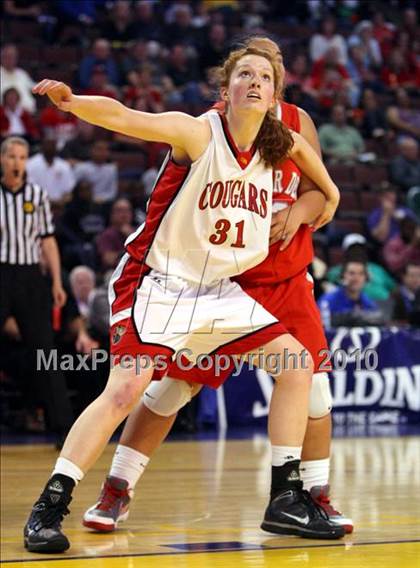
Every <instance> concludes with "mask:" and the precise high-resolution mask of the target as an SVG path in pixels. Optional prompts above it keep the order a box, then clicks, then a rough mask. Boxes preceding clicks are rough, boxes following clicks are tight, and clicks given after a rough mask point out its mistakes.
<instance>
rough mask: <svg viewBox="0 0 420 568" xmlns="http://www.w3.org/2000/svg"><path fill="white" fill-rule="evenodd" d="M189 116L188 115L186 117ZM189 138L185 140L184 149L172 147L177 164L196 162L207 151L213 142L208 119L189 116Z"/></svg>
mask: <svg viewBox="0 0 420 568" xmlns="http://www.w3.org/2000/svg"><path fill="white" fill-rule="evenodd" d="M185 116H187V115H185ZM188 123H189V131H188V132H189V136H188V137H187V139H186V140H185V143H184V144H183V147H181V146H180V145H172V156H173V158H174V160H175V162H176V163H178V164H180V165H188V164H190V163H191V162H196V161H197V160H198V159H199V158H200V157H201V156H202V155H203V154H204V152H205V151H206V149H207V147H208V145H209V144H210V140H211V136H212V133H211V127H210V123H209V120H208V117H206V116H205V115H201V116H199V117H192V116H188Z"/></svg>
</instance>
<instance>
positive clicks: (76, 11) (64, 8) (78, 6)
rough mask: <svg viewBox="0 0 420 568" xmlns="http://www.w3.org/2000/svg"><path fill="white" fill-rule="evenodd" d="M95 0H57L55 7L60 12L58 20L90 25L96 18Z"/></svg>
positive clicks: (96, 3)
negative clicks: (75, 0)
mask: <svg viewBox="0 0 420 568" xmlns="http://www.w3.org/2000/svg"><path fill="white" fill-rule="evenodd" d="M97 5H98V2H97V0H77V2H74V0H59V1H58V2H57V8H58V11H59V13H60V17H59V21H60V20H64V21H66V22H67V21H68V22H71V23H73V24H74V23H78V24H83V25H88V26H90V25H92V24H93V23H94V22H95V20H96V16H97V15H96V8H97Z"/></svg>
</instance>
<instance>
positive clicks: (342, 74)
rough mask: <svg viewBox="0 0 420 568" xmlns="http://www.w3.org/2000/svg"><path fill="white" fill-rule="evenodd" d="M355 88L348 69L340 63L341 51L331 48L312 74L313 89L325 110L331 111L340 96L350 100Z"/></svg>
mask: <svg viewBox="0 0 420 568" xmlns="http://www.w3.org/2000/svg"><path fill="white" fill-rule="evenodd" d="M352 87H353V84H352V81H351V79H350V75H349V73H348V71H347V69H346V67H345V66H344V65H343V64H342V63H340V61H339V51H338V49H337V48H336V47H330V48H329V49H328V51H327V52H326V53H325V55H324V57H322V58H321V59H319V60H318V61H317V62H316V63H315V64H314V66H313V68H312V72H311V88H312V89H313V92H314V94H317V98H318V102H319V104H320V106H321V107H322V109H323V110H329V109H330V108H331V106H332V105H333V103H334V101H336V100H337V97H338V96H342V97H344V99H345V100H346V99H348V98H349V96H350V94H351V89H352Z"/></svg>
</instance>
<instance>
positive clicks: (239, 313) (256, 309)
mask: <svg viewBox="0 0 420 568" xmlns="http://www.w3.org/2000/svg"><path fill="white" fill-rule="evenodd" d="M113 299H114V302H115V298H113ZM121 315H122V317H119V314H118V313H117V314H114V316H113V320H114V322H115V324H114V325H113V326H112V328H111V353H113V354H114V355H119V356H122V355H129V356H135V355H144V354H147V355H152V356H156V355H158V354H163V355H164V356H166V357H168V355H169V354H170V353H171V354H172V358H175V356H176V355H179V352H180V351H182V355H183V356H184V358H186V359H188V360H189V361H191V362H193V363H194V364H195V363H196V361H197V357H199V356H200V355H205V354H211V353H213V352H214V351H216V350H218V349H219V348H221V347H223V351H224V353H227V354H241V353H246V352H248V351H250V350H252V349H254V348H257V347H260V346H262V345H265V344H266V343H268V342H269V341H271V340H273V339H274V338H275V337H278V336H279V335H282V334H284V333H287V331H286V329H285V328H284V326H283V325H282V324H280V323H279V322H278V320H277V318H276V317H274V316H273V315H272V314H270V313H269V312H268V311H267V310H266V309H265V308H263V307H262V306H261V305H260V304H259V303H258V302H256V301H255V300H254V299H253V298H251V296H249V295H248V294H247V293H246V292H244V291H243V290H242V288H241V287H240V286H239V284H237V283H236V282H232V281H231V280H230V279H223V280H221V281H218V282H217V283H215V284H214V285H210V286H202V285H199V284H195V283H192V282H190V281H188V280H185V279H183V278H180V277H176V276H166V275H164V274H161V273H158V272H156V271H154V270H152V271H150V272H149V273H148V274H147V275H145V276H143V277H142V278H141V280H140V282H139V284H138V288H137V290H136V292H135V294H134V305H133V307H132V311H131V318H130V319H127V311H126V310H124V314H121Z"/></svg>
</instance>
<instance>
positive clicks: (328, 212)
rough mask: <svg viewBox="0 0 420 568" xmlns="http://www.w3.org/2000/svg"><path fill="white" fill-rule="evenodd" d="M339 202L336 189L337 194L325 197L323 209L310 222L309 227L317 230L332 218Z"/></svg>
mask: <svg viewBox="0 0 420 568" xmlns="http://www.w3.org/2000/svg"><path fill="white" fill-rule="evenodd" d="M339 203H340V194H339V192H338V190H337V194H336V195H334V196H333V197H331V198H329V199H327V201H326V203H325V207H324V211H323V212H322V213H321V215H319V216H318V217H317V218H316V219H315V221H313V222H312V223H310V225H309V226H310V227H311V228H312V230H313V231H317V230H318V229H320V228H321V227H323V226H324V225H326V224H327V223H329V222H330V221H332V219H333V218H334V215H335V212H336V211H337V207H338V204H339Z"/></svg>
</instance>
